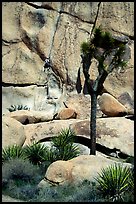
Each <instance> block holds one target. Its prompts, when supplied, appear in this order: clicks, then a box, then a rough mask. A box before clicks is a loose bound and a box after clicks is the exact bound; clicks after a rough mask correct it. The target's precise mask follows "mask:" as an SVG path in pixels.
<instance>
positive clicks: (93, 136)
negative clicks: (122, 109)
mask: <svg viewBox="0 0 136 204" xmlns="http://www.w3.org/2000/svg"><path fill="white" fill-rule="evenodd" d="M96 110H97V92H96V91H93V92H92V94H91V120H90V139H91V146H90V155H96Z"/></svg>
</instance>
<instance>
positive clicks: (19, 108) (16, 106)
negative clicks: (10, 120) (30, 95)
mask: <svg viewBox="0 0 136 204" xmlns="http://www.w3.org/2000/svg"><path fill="white" fill-rule="evenodd" d="M7 109H8V110H9V111H10V112H13V111H16V110H30V108H29V107H27V105H25V106H23V105H11V106H10V108H7Z"/></svg>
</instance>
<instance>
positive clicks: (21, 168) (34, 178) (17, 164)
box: [2, 158, 42, 188]
mask: <svg viewBox="0 0 136 204" xmlns="http://www.w3.org/2000/svg"><path fill="white" fill-rule="evenodd" d="M40 174H41V172H40V169H39V168H38V166H34V165H33V164H32V163H30V161H29V160H23V159H21V158H15V159H11V160H9V161H7V162H5V163H4V164H3V165H2V186H3V187H6V188H7V187H8V188H10V186H11V185H12V184H13V185H14V186H20V185H23V184H26V183H36V182H39V181H40V180H41V179H42V176H41V175H40Z"/></svg>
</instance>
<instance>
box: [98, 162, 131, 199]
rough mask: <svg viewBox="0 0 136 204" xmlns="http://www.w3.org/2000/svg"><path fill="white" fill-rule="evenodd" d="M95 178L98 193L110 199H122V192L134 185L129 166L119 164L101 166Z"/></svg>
mask: <svg viewBox="0 0 136 204" xmlns="http://www.w3.org/2000/svg"><path fill="white" fill-rule="evenodd" d="M95 180H96V182H97V184H98V190H99V191H100V193H101V194H102V195H103V196H104V197H108V198H109V199H110V200H111V201H115V200H118V201H119V200H120V201H123V197H124V194H125V193H126V192H127V191H128V190H130V191H132V190H133V189H131V187H132V186H133V185H134V178H133V176H132V170H131V168H130V167H128V166H122V165H121V164H114V165H111V166H109V167H107V168H102V170H101V172H100V173H98V176H97V177H95Z"/></svg>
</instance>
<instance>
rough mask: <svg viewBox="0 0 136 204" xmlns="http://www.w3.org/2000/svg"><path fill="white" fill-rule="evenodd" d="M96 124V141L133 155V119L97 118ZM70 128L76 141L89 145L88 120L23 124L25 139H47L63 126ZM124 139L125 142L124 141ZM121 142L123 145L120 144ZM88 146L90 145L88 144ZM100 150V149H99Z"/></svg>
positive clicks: (56, 133)
mask: <svg viewBox="0 0 136 204" xmlns="http://www.w3.org/2000/svg"><path fill="white" fill-rule="evenodd" d="M96 122H97V124H96V125H97V126H96V130H97V132H96V135H97V137H96V142H97V143H98V144H100V145H101V146H104V147H107V148H109V149H111V150H113V149H119V150H120V152H122V153H124V154H127V155H130V156H134V121H133V120H129V119H127V118H124V117H111V118H110V117H109V118H98V119H97V121H96ZM69 127H70V128H72V129H73V130H74V131H75V133H76V135H77V138H76V140H77V141H76V142H77V143H81V144H83V145H86V146H89V145H90V121H89V120H80V119H69V120H53V121H49V122H42V123H37V124H28V125H26V126H24V129H25V135H26V141H25V143H24V145H26V144H31V142H32V141H34V140H35V141H37V142H38V141H48V140H49V139H50V138H51V137H54V136H56V135H58V133H59V132H60V131H61V130H62V129H64V128H69ZM124 141H125V142H124ZM122 144H123V145H122ZM89 147H90V146H89ZM100 151H101V149H100Z"/></svg>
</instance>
